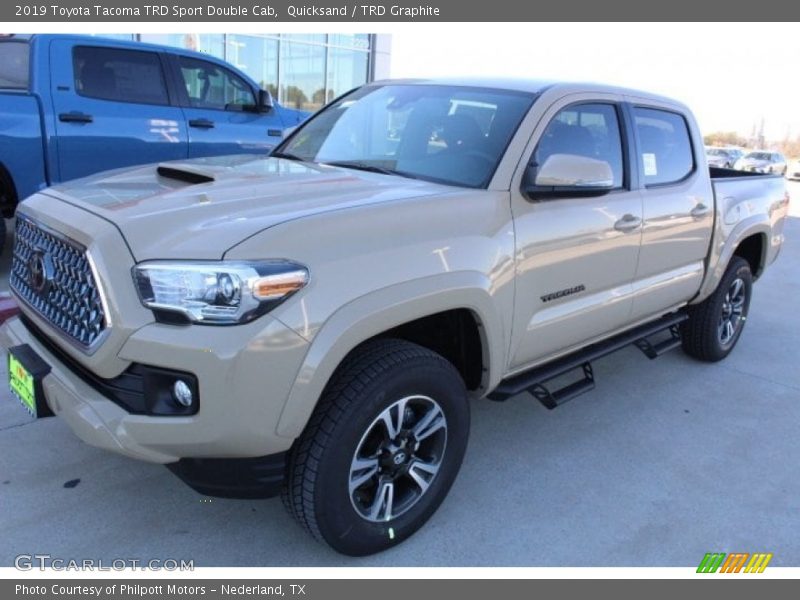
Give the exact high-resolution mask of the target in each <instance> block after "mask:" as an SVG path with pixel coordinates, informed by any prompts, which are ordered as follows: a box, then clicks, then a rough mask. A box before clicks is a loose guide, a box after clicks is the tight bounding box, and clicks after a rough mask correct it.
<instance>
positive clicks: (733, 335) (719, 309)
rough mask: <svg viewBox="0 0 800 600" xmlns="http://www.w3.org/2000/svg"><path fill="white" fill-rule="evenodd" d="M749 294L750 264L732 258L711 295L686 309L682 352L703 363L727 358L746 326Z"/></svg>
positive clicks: (751, 288)
mask: <svg viewBox="0 0 800 600" xmlns="http://www.w3.org/2000/svg"><path fill="white" fill-rule="evenodd" d="M752 291H753V275H752V273H751V272H750V264H749V263H748V262H747V261H746V260H744V259H743V258H741V257H738V256H734V257H733V258H732V259H731V262H730V264H729V265H728V268H727V269H726V271H725V274H724V275H723V276H722V280H721V281H720V282H719V285H718V286H717V289H716V290H714V293H713V294H711V295H710V296H709V297H708V298H706V299H705V300H703V302H701V303H700V304H697V305H695V306H691V307H689V319H688V320H687V321H685V322H684V323H683V325H682V326H681V336H682V339H683V350H684V352H686V353H687V354H688V355H689V356H692V357H694V358H697V359H699V360H702V361H706V362H716V361H719V360H722V359H723V358H725V357H726V356H728V354H730V353H731V350H733V348H734V347H735V346H736V342H738V341H739V337H741V335H742V331H743V330H744V326H745V323H746V322H747V313H748V310H749V309H750V298H751V296H752Z"/></svg>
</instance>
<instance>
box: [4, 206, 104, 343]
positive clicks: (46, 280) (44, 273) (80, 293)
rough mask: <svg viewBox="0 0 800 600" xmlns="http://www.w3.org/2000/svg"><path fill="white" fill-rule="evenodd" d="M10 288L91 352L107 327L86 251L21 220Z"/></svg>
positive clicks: (20, 217) (18, 225)
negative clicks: (91, 347)
mask: <svg viewBox="0 0 800 600" xmlns="http://www.w3.org/2000/svg"><path fill="white" fill-rule="evenodd" d="M9 283H10V284H11V287H12V288H13V289H14V291H16V292H17V294H19V296H20V297H21V298H22V299H23V300H24V301H25V302H26V303H27V304H28V305H29V306H30V307H32V308H33V309H34V310H35V311H36V312H38V313H39V315H41V316H42V317H44V318H45V319H47V320H48V321H49V322H50V323H51V324H52V325H53V326H54V327H56V328H57V329H59V330H60V331H61V332H62V333H64V334H65V335H66V336H67V337H68V338H70V339H71V340H74V341H75V342H77V343H78V344H79V345H80V346H82V347H83V348H85V349H88V348H89V347H90V346H92V344H93V343H94V342H95V341H97V339H98V338H99V337H100V335H101V334H102V333H103V331H104V330H105V327H106V315H105V312H104V311H103V303H102V301H101V299H100V291H99V290H98V287H97V283H96V282H95V279H94V275H93V274H92V268H91V265H90V264H89V259H88V257H87V255H86V249H85V248H84V247H83V246H81V245H80V244H78V243H77V242H75V241H73V240H70V239H68V238H66V237H64V236H61V235H59V234H56V233H53V232H51V231H49V230H47V229H45V228H43V227H40V226H39V225H37V224H36V223H34V222H33V221H31V220H30V219H27V218H25V217H23V216H21V215H18V216H17V225H16V229H15V240H14V253H13V256H12V261H11V277H10V279H9Z"/></svg>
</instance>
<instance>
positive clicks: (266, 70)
mask: <svg viewBox="0 0 800 600" xmlns="http://www.w3.org/2000/svg"><path fill="white" fill-rule="evenodd" d="M278 43H279V42H278V40H277V39H274V38H265V37H256V36H252V35H233V34H230V35H228V36H227V37H226V39H225V46H226V54H225V59H226V60H227V61H228V62H229V63H231V64H232V65H233V66H234V67H236V68H237V69H241V70H242V71H244V72H245V73H247V74H248V75H249V76H250V77H252V78H253V79H254V80H255V82H256V83H257V84H258V86H259V87H260V88H261V89H264V90H269V93H270V94H272V95H273V96H277V95H278Z"/></svg>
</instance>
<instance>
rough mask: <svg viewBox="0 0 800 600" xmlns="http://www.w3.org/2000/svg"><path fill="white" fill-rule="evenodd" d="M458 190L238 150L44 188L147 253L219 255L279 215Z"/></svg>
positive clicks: (138, 253)
mask: <svg viewBox="0 0 800 600" xmlns="http://www.w3.org/2000/svg"><path fill="white" fill-rule="evenodd" d="M452 191H453V188H451V187H448V186H444V185H440V184H435V183H430V182H424V181H420V180H414V179H408V178H404V177H399V176H393V175H382V174H380V173H368V172H364V171H357V170H354V169H344V168H339V167H331V166H325V165H319V164H313V163H301V162H297V161H291V160H285V159H279V158H265V157H256V156H253V155H244V156H241V155H239V156H221V157H213V158H203V159H195V160H188V161H172V162H167V163H161V164H159V165H147V166H142V167H135V168H128V169H120V170H116V171H107V172H105V173H100V174H98V175H94V176H91V177H87V178H84V179H78V180H74V181H70V182H68V183H65V184H62V185H58V186H56V187H53V188H50V189H47V190H45V191H44V193H45V194H48V195H50V196H52V197H55V198H58V199H60V200H62V201H64V202H68V203H70V204H72V205H75V206H77V207H79V208H83V209H84V210H87V211H89V212H91V213H94V214H96V215H98V216H100V217H102V218H103V219H106V220H107V221H110V222H111V223H113V224H114V225H115V226H116V227H117V228H118V229H119V230H120V231H121V232H122V235H123V236H124V237H125V239H126V241H127V243H128V245H129V246H130V248H131V251H132V252H133V255H134V257H135V258H136V260H137V261H141V260H150V259H168V258H194V259H219V258H222V256H223V254H224V253H225V252H226V251H227V250H229V249H230V248H231V247H233V246H235V245H236V244H238V243H240V242H242V241H243V240H245V239H246V238H248V237H250V236H252V235H254V234H256V233H258V232H260V231H263V230H264V229H268V228H270V227H273V226H275V225H277V224H279V223H284V222H286V221H290V220H294V219H298V218H302V217H304V216H308V215H313V214H320V213H324V212H329V211H334V210H342V209H347V208H354V207H357V206H362V205H367V204H376V203H384V202H393V201H397V200H403V199H406V198H413V197H422V196H429V195H435V194H443V193H449V192H452Z"/></svg>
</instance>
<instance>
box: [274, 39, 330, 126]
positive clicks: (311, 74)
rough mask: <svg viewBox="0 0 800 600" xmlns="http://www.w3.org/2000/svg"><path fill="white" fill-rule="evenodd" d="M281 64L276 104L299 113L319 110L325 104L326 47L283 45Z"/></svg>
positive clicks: (294, 43)
mask: <svg viewBox="0 0 800 600" xmlns="http://www.w3.org/2000/svg"><path fill="white" fill-rule="evenodd" d="M323 37H324V36H323ZM280 61H281V81H280V93H279V95H278V100H279V101H280V102H281V104H283V105H284V106H288V107H289V108H298V109H301V110H312V111H313V110H318V109H320V108H322V105H323V104H325V47H324V46H317V45H311V44H301V43H297V42H289V41H283V42H282V43H281V59H280Z"/></svg>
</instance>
